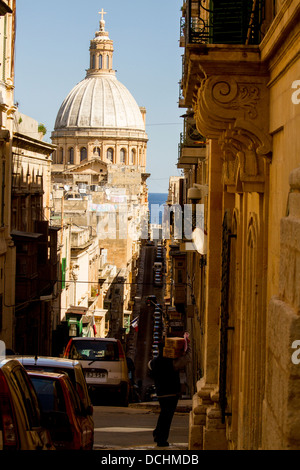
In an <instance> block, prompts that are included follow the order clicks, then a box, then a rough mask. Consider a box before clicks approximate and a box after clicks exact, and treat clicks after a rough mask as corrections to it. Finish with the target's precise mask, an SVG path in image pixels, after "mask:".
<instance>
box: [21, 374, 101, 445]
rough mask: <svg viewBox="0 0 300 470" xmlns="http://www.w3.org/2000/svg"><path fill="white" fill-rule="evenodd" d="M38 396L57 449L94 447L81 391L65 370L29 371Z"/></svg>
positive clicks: (44, 422)
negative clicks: (74, 385) (78, 391)
mask: <svg viewBox="0 0 300 470" xmlns="http://www.w3.org/2000/svg"><path fill="white" fill-rule="evenodd" d="M28 375H29V377H30V379H31V381H32V383H33V386H34V388H35V391H36V394H37V396H38V399H39V402H40V407H41V412H42V419H43V424H44V426H45V427H46V428H47V429H48V430H49V432H50V435H51V439H52V442H53V445H54V447H55V448H56V449H57V450H92V449H93V443H94V427H91V426H90V421H89V420H88V419H87V417H86V415H85V413H84V410H83V409H82V405H81V401H80V399H79V396H78V393H77V392H76V390H75V388H74V387H73V385H72V382H71V380H70V378H69V376H68V375H67V374H65V373H54V372H44V371H28Z"/></svg>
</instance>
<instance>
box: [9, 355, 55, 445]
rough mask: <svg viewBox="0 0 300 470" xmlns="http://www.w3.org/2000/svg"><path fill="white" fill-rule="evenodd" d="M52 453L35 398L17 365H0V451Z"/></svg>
mask: <svg viewBox="0 0 300 470" xmlns="http://www.w3.org/2000/svg"><path fill="white" fill-rule="evenodd" d="M48 449H54V447H53V444H52V442H51V437H50V433H49V431H48V430H47V429H45V428H44V427H43V426H42V424H41V410H40V406H39V402H38V398H37V395H36V392H35V390H34V387H33V385H32V382H31V381H30V379H29V377H28V374H27V372H26V370H25V369H24V367H23V366H22V365H21V364H20V362H19V361H16V360H14V359H2V360H1V361H0V450H48Z"/></svg>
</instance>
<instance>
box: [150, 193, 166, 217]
mask: <svg viewBox="0 0 300 470" xmlns="http://www.w3.org/2000/svg"><path fill="white" fill-rule="evenodd" d="M167 199H168V193H149V194H148V206H149V211H150V223H152V224H161V223H162V211H160V213H159V221H158V220H157V206H155V207H152V211H151V205H154V204H155V205H159V206H162V205H163V204H165V203H166V202H167ZM151 215H152V217H151ZM152 219H153V220H152Z"/></svg>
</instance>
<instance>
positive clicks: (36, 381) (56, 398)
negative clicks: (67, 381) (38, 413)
mask: <svg viewBox="0 0 300 470" xmlns="http://www.w3.org/2000/svg"><path fill="white" fill-rule="evenodd" d="M30 378H31V381H32V383H33V386H34V388H35V391H36V393H37V396H38V399H39V402H40V405H41V409H42V411H43V412H49V411H61V412H66V403H65V399H64V394H63V390H62V388H61V385H60V383H59V381H58V380H53V379H52V378H47V377H33V376H31V377H30Z"/></svg>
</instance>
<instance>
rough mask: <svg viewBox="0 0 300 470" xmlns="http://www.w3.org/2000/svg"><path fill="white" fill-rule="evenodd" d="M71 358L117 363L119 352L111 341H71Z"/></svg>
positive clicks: (115, 344)
mask: <svg viewBox="0 0 300 470" xmlns="http://www.w3.org/2000/svg"><path fill="white" fill-rule="evenodd" d="M71 357H72V358H73V359H81V360H91V361H118V360H119V350H118V345H117V343H116V342H111V341H89V340H86V341H85V340H82V341H73V347H72V349H71Z"/></svg>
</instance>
